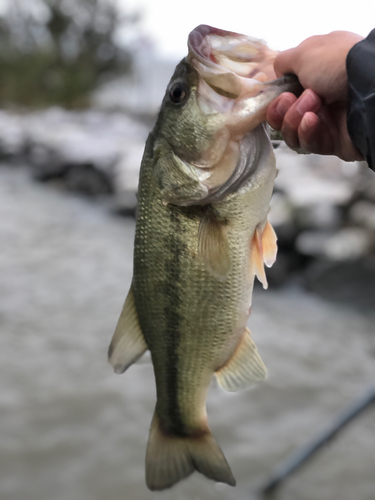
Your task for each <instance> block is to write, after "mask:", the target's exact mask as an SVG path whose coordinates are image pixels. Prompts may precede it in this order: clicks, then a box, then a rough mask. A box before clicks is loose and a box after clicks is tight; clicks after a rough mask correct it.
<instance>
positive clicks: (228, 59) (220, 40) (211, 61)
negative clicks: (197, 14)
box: [188, 24, 277, 99]
mask: <svg viewBox="0 0 375 500" xmlns="http://www.w3.org/2000/svg"><path fill="white" fill-rule="evenodd" d="M188 48H189V55H188V61H189V63H190V64H191V65H192V66H194V67H195V69H196V70H197V71H198V73H199V75H200V77H201V78H202V79H203V80H204V81H205V82H206V83H207V84H208V85H209V86H210V87H211V88H212V89H213V90H214V91H215V92H216V93H218V94H219V95H222V96H225V97H229V98H231V99H237V98H238V97H241V96H242V95H244V94H246V96H247V97H250V96H251V95H250V94H252V95H257V93H258V92H259V89H260V87H258V86H257V85H256V82H267V81H270V80H273V79H274V78H275V73H274V70H273V61H274V59H275V57H276V55H277V52H276V51H274V50H271V49H270V48H269V47H268V46H267V45H266V43H265V42H264V41H262V40H258V39H256V38H251V37H248V36H246V35H241V34H238V33H233V32H230V31H224V30H220V29H218V28H213V27H211V26H207V25H203V24H202V25H200V26H198V27H197V28H195V29H194V30H193V31H192V32H191V33H190V35H189V38H188Z"/></svg>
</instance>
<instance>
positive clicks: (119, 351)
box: [108, 287, 147, 373]
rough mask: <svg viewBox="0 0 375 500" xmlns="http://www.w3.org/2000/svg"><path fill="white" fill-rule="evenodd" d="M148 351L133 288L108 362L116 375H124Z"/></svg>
mask: <svg viewBox="0 0 375 500" xmlns="http://www.w3.org/2000/svg"><path fill="white" fill-rule="evenodd" d="M146 350H147V344H146V341H145V339H144V336H143V333H142V330H141V327H140V326H139V321H138V314H137V311H136V309H135V303H134V295H133V288H132V287H130V290H129V293H128V295H127V297H126V299H125V303H124V307H123V309H122V312H121V315H120V318H119V320H118V323H117V327H116V330H115V333H114V334H113V337H112V340H111V344H110V346H109V349H108V360H109V362H110V364H111V365H112V366H113V368H114V371H115V373H124V371H125V370H126V369H127V368H129V366H130V365H132V364H133V363H134V362H135V361H137V359H138V358H140V357H141V356H142V354H143V353H144V352H145V351H146Z"/></svg>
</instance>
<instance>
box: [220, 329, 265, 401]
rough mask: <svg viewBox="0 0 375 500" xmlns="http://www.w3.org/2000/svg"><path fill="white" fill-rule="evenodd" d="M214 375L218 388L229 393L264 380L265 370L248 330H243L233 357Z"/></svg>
mask: <svg viewBox="0 0 375 500" xmlns="http://www.w3.org/2000/svg"><path fill="white" fill-rule="evenodd" d="M215 375H216V378H217V381H218V384H219V385H220V387H222V388H223V389H224V390H226V391H230V392H234V391H238V390H239V389H245V388H246V387H249V386H250V385H252V384H254V383H255V382H260V381H261V380H264V379H265V378H266V376H267V368H266V367H265V365H264V363H263V361H262V360H261V358H260V356H259V354H258V349H257V347H256V345H255V343H254V341H253V339H252V338H251V336H250V330H249V329H248V328H246V329H245V332H244V334H243V337H242V339H241V341H240V343H239V345H238V347H237V349H236V350H235V352H234V354H233V356H232V357H231V358H230V359H229V361H228V362H227V364H226V365H224V366H223V367H222V368H220V370H218V371H217V372H216V373H215Z"/></svg>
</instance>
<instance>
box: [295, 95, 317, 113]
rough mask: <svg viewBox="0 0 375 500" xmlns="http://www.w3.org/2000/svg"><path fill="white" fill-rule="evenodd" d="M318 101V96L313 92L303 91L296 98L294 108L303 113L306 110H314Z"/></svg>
mask: <svg viewBox="0 0 375 500" xmlns="http://www.w3.org/2000/svg"><path fill="white" fill-rule="evenodd" d="M318 103H319V101H318V97H317V96H316V95H315V94H314V93H313V92H309V91H305V92H304V93H303V94H302V96H301V97H300V98H299V100H298V103H297V106H296V110H297V111H298V113H300V114H301V115H304V114H305V113H306V112H307V111H315V109H316V107H317V105H318Z"/></svg>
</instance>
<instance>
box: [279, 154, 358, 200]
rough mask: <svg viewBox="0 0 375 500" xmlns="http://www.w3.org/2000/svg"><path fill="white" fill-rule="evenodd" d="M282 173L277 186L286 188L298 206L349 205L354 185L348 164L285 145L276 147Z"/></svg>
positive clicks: (285, 191) (289, 196) (284, 189)
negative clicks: (348, 173) (298, 151)
mask: <svg viewBox="0 0 375 500" xmlns="http://www.w3.org/2000/svg"><path fill="white" fill-rule="evenodd" d="M276 158H277V165H278V168H279V175H278V177H277V179H276V183H275V185H276V187H277V188H278V189H279V190H281V191H283V192H284V193H285V194H286V195H287V197H288V199H289V201H290V203H292V205H294V206H295V207H296V208H300V207H305V206H307V207H310V206H311V205H321V204H322V203H325V204H327V205H339V206H343V205H345V204H347V203H348V202H349V201H350V200H351V199H352V196H353V193H354V188H353V182H352V180H351V178H350V177H348V176H345V175H344V170H345V169H347V167H346V166H345V167H344V166H343V164H344V162H342V161H341V160H339V159H338V158H333V157H324V166H322V163H321V162H322V160H321V159H319V158H318V157H316V156H314V155H298V154H297V153H294V152H293V151H291V150H288V149H286V148H285V147H280V148H278V149H277V150H276Z"/></svg>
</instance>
